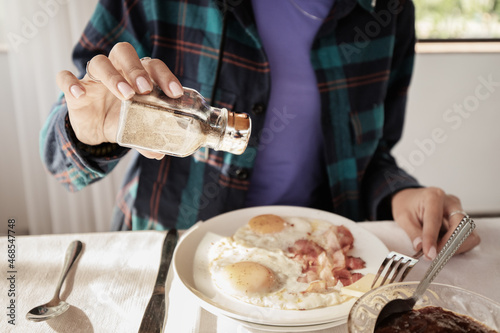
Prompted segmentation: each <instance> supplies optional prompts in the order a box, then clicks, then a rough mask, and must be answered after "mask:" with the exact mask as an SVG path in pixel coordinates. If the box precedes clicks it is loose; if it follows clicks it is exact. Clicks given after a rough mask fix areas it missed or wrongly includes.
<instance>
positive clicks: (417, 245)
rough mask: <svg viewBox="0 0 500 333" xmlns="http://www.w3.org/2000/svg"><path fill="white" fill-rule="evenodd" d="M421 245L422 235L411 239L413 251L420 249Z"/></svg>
mask: <svg viewBox="0 0 500 333" xmlns="http://www.w3.org/2000/svg"><path fill="white" fill-rule="evenodd" d="M421 247H422V237H420V236H418V237H416V238H415V239H414V240H413V248H414V249H415V251H420V248H421Z"/></svg>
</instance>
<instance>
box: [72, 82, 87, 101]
mask: <svg viewBox="0 0 500 333" xmlns="http://www.w3.org/2000/svg"><path fill="white" fill-rule="evenodd" d="M69 91H71V95H73V97H74V98H76V99H78V98H80V96H82V95H83V94H85V91H83V89H82V88H80V86H77V85H76V84H75V85H72V86H71V87H70V88H69Z"/></svg>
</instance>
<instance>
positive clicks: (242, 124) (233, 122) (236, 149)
mask: <svg viewBox="0 0 500 333" xmlns="http://www.w3.org/2000/svg"><path fill="white" fill-rule="evenodd" d="M251 131H252V120H251V119H250V116H249V115H248V114H246V113H235V112H231V111H229V112H228V113H227V125H226V131H225V133H224V136H223V138H222V142H221V143H220V145H219V147H218V149H217V150H224V151H227V152H230V153H232V154H236V155H241V154H242V153H243V152H244V151H245V149H246V147H247V145H248V140H249V139H250V133H251Z"/></svg>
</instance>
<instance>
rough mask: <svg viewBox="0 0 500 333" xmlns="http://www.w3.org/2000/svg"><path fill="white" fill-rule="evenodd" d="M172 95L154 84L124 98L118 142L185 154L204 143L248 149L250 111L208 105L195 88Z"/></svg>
mask: <svg viewBox="0 0 500 333" xmlns="http://www.w3.org/2000/svg"><path fill="white" fill-rule="evenodd" d="M183 89H184V94H183V95H182V96H181V97H179V98H175V99H174V98H170V97H168V96H167V95H165V93H164V92H163V91H162V90H161V89H160V88H159V87H158V86H156V85H155V87H154V89H153V91H152V92H151V93H150V94H148V95H135V96H134V97H133V98H132V99H130V100H127V101H123V102H122V106H121V110H120V120H119V125H118V134H117V139H116V141H117V143H118V144H119V145H120V146H124V147H129V148H139V149H145V150H150V151H154V152H159V153H162V154H168V155H172V156H179V157H184V156H188V155H191V154H193V153H194V152H195V151H196V150H198V149H199V148H201V147H208V148H212V149H215V150H223V151H227V152H230V153H233V154H237V155H239V154H241V153H243V152H244V151H245V148H246V146H247V144H248V140H249V138H250V131H251V120H250V117H249V116H248V115H247V114H244V113H234V112H231V111H228V110H227V109H225V108H220V109H219V108H215V107H211V106H210V105H208V103H207V102H206V100H205V99H204V98H203V96H202V95H201V94H200V93H199V92H197V91H196V90H194V89H190V88H183Z"/></svg>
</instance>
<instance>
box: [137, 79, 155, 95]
mask: <svg viewBox="0 0 500 333" xmlns="http://www.w3.org/2000/svg"><path fill="white" fill-rule="evenodd" d="M135 84H136V85H137V88H139V92H140V93H141V94H144V93H146V92H149V91H151V90H152V89H153V87H151V84H150V83H149V82H148V80H146V78H145V77H144V76H139V77H138V78H137V80H135Z"/></svg>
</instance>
